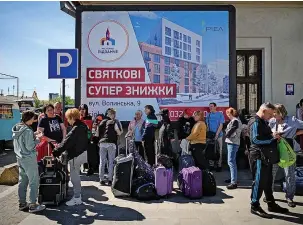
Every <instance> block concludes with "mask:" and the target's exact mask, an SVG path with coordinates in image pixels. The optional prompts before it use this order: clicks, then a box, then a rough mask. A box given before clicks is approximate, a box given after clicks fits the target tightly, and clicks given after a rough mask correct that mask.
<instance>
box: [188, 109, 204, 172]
mask: <svg viewBox="0 0 303 225" xmlns="http://www.w3.org/2000/svg"><path fill="white" fill-rule="evenodd" d="M194 119H195V121H196V124H195V125H194V127H193V129H192V130H191V133H190V135H189V136H188V137H187V138H186V140H188V141H189V142H190V152H191V153H192V156H193V158H194V161H195V164H196V166H197V167H199V168H200V169H201V170H203V169H207V168H208V163H207V161H206V159H205V156H204V149H205V147H206V130H207V129H206V124H205V122H204V121H205V120H204V113H203V112H202V111H196V112H195V113H194Z"/></svg>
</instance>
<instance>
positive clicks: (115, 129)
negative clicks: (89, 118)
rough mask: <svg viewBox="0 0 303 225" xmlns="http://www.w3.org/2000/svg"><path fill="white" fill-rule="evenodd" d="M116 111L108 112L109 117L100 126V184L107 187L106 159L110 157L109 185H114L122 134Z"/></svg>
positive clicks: (110, 110)
mask: <svg viewBox="0 0 303 225" xmlns="http://www.w3.org/2000/svg"><path fill="white" fill-rule="evenodd" d="M115 118H116V111H115V110H114V109H109V110H108V111H107V117H106V118H105V119H103V120H102V121H101V123H100V126H99V129H98V130H99V135H98V136H99V138H100V141H99V145H100V166H99V176H100V184H101V185H105V179H104V173H105V163H106V157H107V155H108V185H109V186H111V185H112V179H113V171H114V159H115V157H116V150H117V147H116V143H117V139H118V135H121V134H122V131H121V130H120V128H119V126H118V124H117V122H116V120H115Z"/></svg>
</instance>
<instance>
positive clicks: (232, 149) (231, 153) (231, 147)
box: [227, 144, 239, 184]
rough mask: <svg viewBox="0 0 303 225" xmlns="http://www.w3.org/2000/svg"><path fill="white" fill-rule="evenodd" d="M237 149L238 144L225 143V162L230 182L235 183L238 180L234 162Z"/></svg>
mask: <svg viewBox="0 0 303 225" xmlns="http://www.w3.org/2000/svg"><path fill="white" fill-rule="evenodd" d="M238 149H239V145H235V144H227V151H228V155H227V162H228V166H229V169H230V178H231V183H232V184H236V183H237V181H238V171H237V162H236V157H237V152H238Z"/></svg>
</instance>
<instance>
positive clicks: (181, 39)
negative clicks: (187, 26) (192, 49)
mask: <svg viewBox="0 0 303 225" xmlns="http://www.w3.org/2000/svg"><path fill="white" fill-rule="evenodd" d="M179 39H180V40H181V41H182V33H180V38H179Z"/></svg>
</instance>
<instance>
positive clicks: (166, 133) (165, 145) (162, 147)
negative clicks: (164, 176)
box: [158, 109, 175, 157]
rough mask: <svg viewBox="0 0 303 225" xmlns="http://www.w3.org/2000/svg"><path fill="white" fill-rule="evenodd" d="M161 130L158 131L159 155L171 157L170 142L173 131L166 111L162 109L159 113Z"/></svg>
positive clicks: (172, 137)
mask: <svg viewBox="0 0 303 225" xmlns="http://www.w3.org/2000/svg"><path fill="white" fill-rule="evenodd" d="M160 115H161V117H162V119H161V124H162V125H161V128H160V130H159V143H158V144H159V153H160V154H163V155H167V156H169V157H172V156H173V154H172V145H171V142H172V141H174V137H175V135H174V130H173V129H172V127H171V124H170V119H169V111H168V109H162V110H161V112H160Z"/></svg>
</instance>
